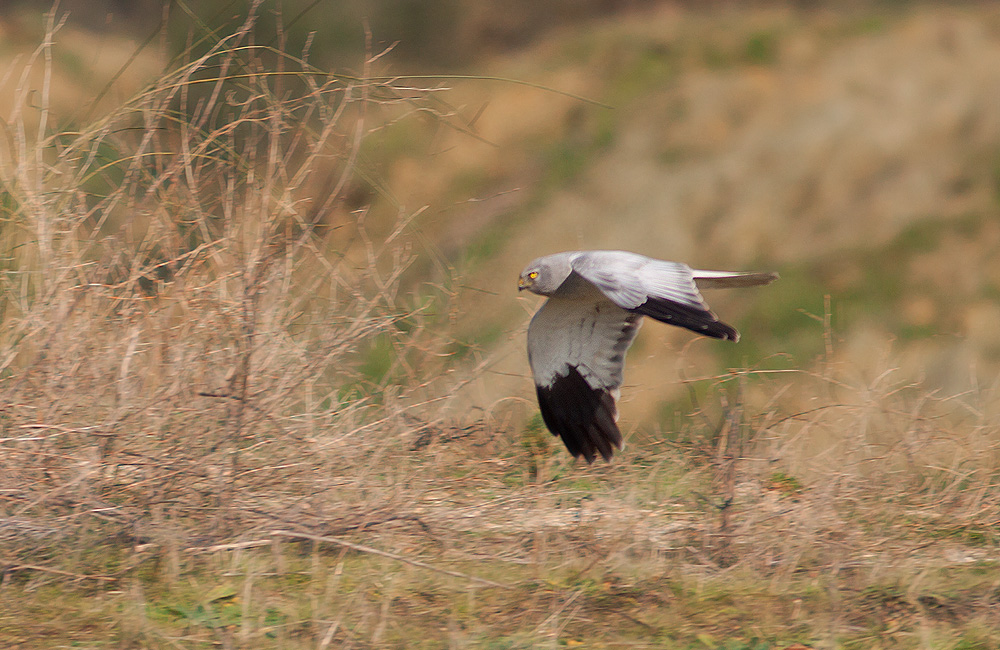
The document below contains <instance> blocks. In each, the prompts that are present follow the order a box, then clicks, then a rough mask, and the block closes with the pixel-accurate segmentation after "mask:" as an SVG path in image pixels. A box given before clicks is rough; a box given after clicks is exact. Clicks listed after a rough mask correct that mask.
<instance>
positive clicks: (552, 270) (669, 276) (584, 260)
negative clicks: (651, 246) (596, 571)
mask: <svg viewBox="0 0 1000 650" xmlns="http://www.w3.org/2000/svg"><path fill="white" fill-rule="evenodd" d="M777 277H778V276H777V274H774V273H730V272H726V271H696V270H692V269H691V268H690V267H688V266H687V265H685V264H680V263H678V262H665V261H662V260H655V259H652V258H649V257H645V256H642V255H637V254H635V253H628V252H625V251H573V252H566V253H556V254H555V255H548V256H546V257H540V258H538V259H536V260H534V261H533V262H531V264H529V265H528V266H527V268H525V270H524V272H522V273H521V277H520V279H519V281H518V287H519V288H520V289H527V290H529V291H531V292H533V293H537V294H539V295H542V296H546V297H547V298H548V300H547V301H545V304H543V305H542V307H541V309H539V310H538V312H537V313H536V314H535V316H534V317H533V318H532V319H531V324H530V325H529V326H528V360H529V363H530V364H531V370H532V373H533V374H534V376H535V386H536V389H537V394H538V403H539V406H540V408H541V411H542V418H543V419H544V421H545V425H546V426H547V427H548V428H549V430H550V431H552V433H553V434H555V435H558V436H559V437H561V438H562V440H563V442H564V443H565V444H566V448H567V449H568V450H569V452H570V453H571V454H573V456H577V457H579V456H583V457H584V458H585V459H586V460H587V462H593V461H594V459H595V458H596V457H597V454H600V455H601V456H602V457H603V458H604V459H605V460H610V459H611V457H612V455H613V453H614V449H615V448H618V449H621V448H622V435H621V432H620V431H619V429H618V425H617V420H618V410H617V406H616V404H615V402H616V400H617V398H618V389H619V388H620V387H621V385H622V381H623V371H624V367H625V352H626V351H627V350H628V348H629V346H630V345H631V344H632V341H633V339H635V335H636V333H637V332H638V330H639V326H640V324H641V323H642V317H643V316H649V317H650V318H653V319H655V320H658V321H661V322H664V323H669V324H671V325H677V326H679V327H684V328H687V329H690V330H692V331H694V332H697V333H698V334H702V335H704V336H710V337H713V338H718V339H728V340H732V341H736V340H738V339H739V333H738V332H737V331H736V329H735V328H733V327H732V326H730V325H727V324H726V323H723V322H722V321H720V320H719V319H718V317H717V316H716V315H715V314H714V313H712V311H711V310H710V309H709V308H708V305H707V304H706V303H705V300H704V299H703V298H702V297H701V293H700V292H699V290H698V289H699V286H701V287H704V288H726V287H748V286H756V285H762V284H768V283H770V282H773V281H774V280H776V279H777Z"/></svg>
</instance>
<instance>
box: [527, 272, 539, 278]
mask: <svg viewBox="0 0 1000 650" xmlns="http://www.w3.org/2000/svg"><path fill="white" fill-rule="evenodd" d="M528 277H529V278H531V279H532V280H534V279H535V278H537V277H538V271H532V272H531V273H529V274H528Z"/></svg>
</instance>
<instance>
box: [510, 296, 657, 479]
mask: <svg viewBox="0 0 1000 650" xmlns="http://www.w3.org/2000/svg"><path fill="white" fill-rule="evenodd" d="M641 320H642V319H641V317H640V316H639V315H638V314H635V313H631V312H629V311H627V310H625V309H622V308H620V307H618V306H617V305H615V304H614V303H613V302H612V301H610V300H605V299H596V300H592V301H585V300H568V299H562V298H549V299H548V300H547V301H546V302H545V304H544V305H542V308H541V309H539V310H538V312H537V313H536V314H535V316H534V317H533V318H532V319H531V324H530V325H529V326H528V361H529V362H530V364H531V371H532V373H533V374H534V376H535V388H536V391H537V394H538V404H539V407H540V408H541V411H542V419H543V420H544V421H545V426H547V427H548V428H549V431H551V432H552V433H553V434H554V435H558V436H559V437H560V438H562V441H563V443H564V444H565V445H566V449H568V450H569V452H570V453H571V454H573V456H576V457H579V456H583V457H584V458H585V459H586V460H587V462H588V463H592V462H593V461H594V459H595V458H596V457H597V454H600V455H601V456H602V457H603V458H604V459H605V460H611V457H612V455H613V454H614V450H615V448H616V447H617V448H618V449H621V448H622V445H623V443H622V434H621V431H619V429H618V425H617V424H616V422H617V420H618V408H617V405H616V404H615V400H616V399H617V397H618V388H619V387H620V386H621V384H622V372H623V370H624V367H625V351H626V350H628V347H629V345H631V344H632V340H633V339H634V338H635V335H636V332H637V331H638V329H639V324H640V322H641Z"/></svg>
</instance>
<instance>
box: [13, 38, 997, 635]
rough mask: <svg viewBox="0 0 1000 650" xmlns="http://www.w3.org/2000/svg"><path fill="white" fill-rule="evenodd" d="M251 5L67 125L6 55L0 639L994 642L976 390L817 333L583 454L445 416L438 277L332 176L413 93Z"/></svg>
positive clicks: (983, 417)
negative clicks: (669, 419) (906, 377)
mask: <svg viewBox="0 0 1000 650" xmlns="http://www.w3.org/2000/svg"><path fill="white" fill-rule="evenodd" d="M249 27H250V25H249V23H248V24H247V25H245V26H244V29H243V30H241V31H238V32H237V33H235V34H233V35H231V36H229V37H227V38H225V39H222V40H220V41H219V42H218V43H217V44H216V45H215V46H214V47H213V48H212V49H211V50H210V51H209V52H207V53H206V54H205V55H203V56H201V57H199V58H198V59H196V60H193V61H190V62H189V63H188V64H186V65H182V66H180V67H179V68H178V69H176V70H173V71H170V72H168V74H166V75H165V76H164V77H163V79H162V80H161V81H160V82H158V83H157V84H156V85H155V86H154V87H151V88H149V89H148V90H147V91H145V92H143V93H141V94H140V95H139V96H137V97H136V98H135V99H134V100H132V101H131V102H129V103H127V104H126V105H124V106H123V107H122V108H120V109H119V110H116V111H115V112H113V113H111V114H110V115H108V116H106V117H104V118H102V119H100V120H97V121H95V122H94V123H92V124H87V125H82V126H81V127H80V128H78V129H76V130H73V131H71V130H67V129H55V128H53V127H52V124H53V123H54V118H52V117H51V116H49V115H47V113H46V110H45V107H46V103H45V101H46V95H45V93H44V92H43V93H42V94H41V96H40V97H39V98H38V99H37V101H36V100H34V99H33V97H34V95H33V93H32V92H31V90H30V88H29V87H28V86H26V85H23V84H22V85H17V83H16V80H8V83H13V84H14V85H13V86H12V87H13V89H14V92H16V93H17V103H16V107H15V109H14V113H13V115H12V118H11V120H9V122H10V123H11V124H13V125H14V127H15V128H13V129H12V130H11V131H10V134H11V137H10V138H9V140H8V143H9V146H8V147H7V148H6V149H4V150H3V151H2V152H0V156H2V158H0V170H2V174H3V176H2V183H3V185H2V206H3V211H4V212H3V217H4V221H3V224H2V229H0V245H2V250H3V255H2V259H3V265H2V266H3V268H2V272H0V282H2V284H0V291H2V293H0V305H2V309H3V312H2V319H0V370H2V375H0V391H2V393H0V394H2V403H3V409H2V412H0V569H2V572H3V578H2V582H0V638H4V639H5V640H6V643H7V645H8V647H26V648H27V647H39V648H42V647H53V646H58V645H75V646H78V647H124V648H129V647H151V648H160V647H163V648H189V647H190V648H195V647H207V646H221V647H224V648H236V647H240V648H258V647H261V648H262V647H286V648H291V647H294V648H299V647H301V648H335V647H344V648H348V647H354V648H366V647H399V648H414V647H417V648H419V647H426V648H437V647H445V646H447V647H455V648H466V647H476V648H479V647H482V648H530V647H558V646H562V645H569V646H572V645H586V646H587V647H650V648H653V647H678V648H728V649H732V650H736V649H750V650H759V649H763V648H785V647H789V646H791V645H792V644H793V643H796V642H798V643H803V644H807V645H809V646H813V647H817V648H837V647H847V648H876V647H882V648H897V647H898V648H911V647H912V648H980V647H981V648H987V647H995V646H996V645H997V644H998V643H1000V621H998V620H997V617H996V613H995V612H996V609H997V606H998V603H997V601H998V599H1000V582H998V581H997V578H996V575H997V574H996V567H997V563H998V562H1000V557H998V556H997V553H996V548H997V540H998V537H1000V521H998V519H997V515H996V513H997V512H998V507H1000V486H998V481H997V473H996V467H997V455H998V453H1000V424H998V417H997V413H996V412H995V409H996V404H997V400H996V395H994V394H992V392H991V390H988V389H983V390H981V391H976V392H969V393H966V394H962V395H956V396H947V397H944V396H940V395H936V394H933V393H932V392H930V391H929V390H928V389H927V388H925V387H924V386H922V385H921V384H919V383H917V384H914V383H910V382H907V383H894V376H895V374H894V372H893V365H892V363H891V361H888V360H887V361H885V363H883V364H882V365H881V366H879V365H878V364H875V366H874V368H875V369H874V370H870V369H866V370H865V371H863V372H862V371H858V370H857V369H855V368H853V367H851V366H842V365H839V364H838V363H837V361H836V357H835V355H834V354H833V351H832V347H833V346H832V343H831V344H830V348H831V351H830V353H829V355H828V358H827V360H826V363H824V364H821V368H820V370H818V371H816V372H805V371H798V370H793V371H782V372H774V371H770V372H766V371H756V370H752V369H751V370H745V371H739V372H733V373H727V374H724V375H721V376H718V377H710V378H703V379H699V380H693V381H692V382H691V383H690V386H691V388H692V390H691V395H692V399H691V402H690V404H688V405H686V406H685V407H683V408H682V409H680V410H679V411H678V418H677V426H676V427H674V428H672V430H671V431H668V432H656V435H650V436H643V435H639V434H638V433H634V432H633V433H632V434H631V439H630V440H629V448H628V450H627V451H626V453H625V454H623V455H622V456H621V457H620V458H619V459H618V460H616V461H615V462H614V463H613V464H610V465H604V464H599V465H595V466H592V467H584V466H579V465H574V464H572V463H569V462H568V460H567V457H566V455H565V453H564V452H563V450H562V449H561V448H560V447H559V445H558V444H556V442H555V441H553V440H552V439H551V438H550V437H548V436H547V434H543V435H538V433H539V432H538V428H537V422H535V423H534V425H532V424H528V425H525V424H524V423H523V422H522V421H521V419H519V418H518V417H517V416H516V413H517V409H504V408H500V407H498V408H496V409H494V410H493V411H491V412H490V414H489V416H488V417H486V416H481V415H480V413H479V412H477V411H473V412H470V413H468V414H463V415H461V416H459V417H457V418H454V417H453V418H447V417H446V416H445V414H446V413H447V410H446V409H445V406H446V405H448V404H449V403H450V401H451V400H452V398H453V397H454V396H455V395H456V393H457V392H458V391H459V389H460V387H461V385H462V380H463V378H464V377H470V376H475V375H476V373H477V370H476V369H470V368H467V367H465V366H463V365H462V364H459V363H457V362H455V361H453V360H452V359H451V357H449V356H448V355H447V350H449V349H450V347H449V346H450V341H449V339H448V327H449V323H450V321H449V318H448V316H449V313H448V310H449V309H455V308H456V307H455V306H454V305H453V304H452V303H450V302H449V295H448V293H447V291H445V290H444V289H438V290H436V293H435V291H432V290H431V289H427V288H418V289H413V290H412V291H406V292H403V291H401V290H400V281H401V276H402V274H403V273H404V272H405V270H406V269H407V267H408V265H409V264H410V263H411V261H412V260H413V258H414V255H415V253H414V252H413V250H412V249H411V248H409V247H408V245H407V243H406V242H407V241H408V240H407V238H406V237H404V236H403V235H404V233H405V230H406V227H407V223H408V222H409V219H410V218H411V217H412V216H413V215H412V214H408V213H406V212H405V211H402V210H400V213H399V214H398V215H397V216H398V218H397V219H395V220H394V221H393V222H392V223H389V224H386V223H375V222H372V221H371V219H370V218H369V217H368V215H367V214H366V212H365V209H364V207H363V206H357V205H353V204H352V196H355V195H356V194H358V192H359V191H358V190H357V188H358V187H359V186H360V185H361V184H362V181H363V178H364V176H366V175H367V174H366V173H365V170H364V168H363V166H361V165H360V163H359V151H361V149H362V147H363V145H364V139H365V137H366V136H367V134H368V133H369V132H371V130H372V129H374V128H376V125H378V124H381V123H383V122H384V120H383V119H381V118H378V119H376V117H374V116H375V115H377V114H378V112H379V111H384V112H385V114H392V115H394V116H400V115H404V114H406V113H409V112H413V111H419V112H421V113H424V114H433V115H434V116H435V118H436V119H440V120H442V121H443V122H445V123H447V122H448V121H449V120H450V119H451V118H450V116H449V115H448V114H447V113H442V107H443V106H444V104H443V103H442V102H441V101H439V100H438V99H437V98H436V97H435V94H436V93H434V92H432V91H430V90H428V89H421V88H413V87H410V86H409V85H405V84H402V83H392V82H384V81H376V80H374V79H373V77H372V72H371V66H372V65H374V64H375V63H376V61H377V59H376V56H374V55H373V56H371V57H369V61H368V63H367V64H366V65H365V68H364V70H363V71H362V72H361V73H360V74H358V75H356V76H354V77H344V76H329V75H325V74H320V73H318V71H316V70H313V69H311V68H310V67H309V65H308V63H307V57H306V56H301V57H294V56H291V55H288V54H286V53H282V52H281V50H280V49H271V48H264V47H259V46H255V45H254V44H253V43H252V41H251V40H250V37H249V34H250V31H249ZM51 31H52V33H53V35H54V36H57V30H56V25H55V24H54V23H53V24H52V27H51ZM49 47H50V46H49V45H48V44H46V45H44V46H43V47H41V48H40V49H39V50H38V55H37V57H36V58H35V60H34V62H33V63H32V65H36V66H41V68H42V70H43V72H44V71H45V70H46V69H48V66H49V65H50V50H49ZM42 76H43V77H44V76H45V75H44V74H43V75H42ZM32 106H35V107H40V109H39V110H40V111H41V112H40V117H39V119H38V122H37V124H38V126H37V131H35V130H33V129H32V128H29V126H28V124H29V121H27V120H24V119H22V118H23V115H24V113H25V112H26V111H28V110H29V107H32ZM19 120H21V121H19ZM32 124H33V122H32ZM376 189H377V188H376ZM421 293H422V294H423V295H421V296H419V297H414V296H417V295H418V294H421ZM829 336H830V335H829V333H828V337H829ZM830 339H832V337H830ZM453 365H454V366H455V367H456V368H457V370H456V371H455V372H448V371H449V370H450V369H451V367H452V366H453Z"/></svg>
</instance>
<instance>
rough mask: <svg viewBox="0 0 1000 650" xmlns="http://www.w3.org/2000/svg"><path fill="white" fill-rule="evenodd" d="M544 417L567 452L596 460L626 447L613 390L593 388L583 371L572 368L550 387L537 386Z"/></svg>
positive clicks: (588, 460) (589, 459)
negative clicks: (616, 421) (618, 422)
mask: <svg viewBox="0 0 1000 650" xmlns="http://www.w3.org/2000/svg"><path fill="white" fill-rule="evenodd" d="M536 388H537V392H538V405H539V407H540V408H541V411H542V420H544V422H545V426H546V427H548V429H549V431H551V432H552V434H553V435H556V436H559V437H560V438H562V441H563V444H564V445H566V449H567V451H569V453H571V454H572V455H573V456H574V457H576V458H579V457H581V456H582V457H583V458H584V459H585V460H586V461H587V462H588V463H593V462H594V460H595V459H596V458H597V456H598V454H600V456H601V457H602V458H603V459H604V460H606V461H610V460H611V458H612V457H613V456H614V452H615V449H616V448H617V449H621V448H622V447H623V442H622V434H621V431H620V430H619V429H618V425H617V424H616V423H615V414H616V413H617V409H616V407H615V399H614V397H613V396H612V395H611V393H610V391H608V390H604V389H600V388H591V386H590V384H588V383H587V380H586V379H584V377H583V375H581V374H580V371H579V370H577V369H576V368H574V367H570V368H569V371H568V373H567V374H566V375H564V376H562V375H561V376H558V377H556V379H555V381H554V382H552V385H550V386H537V387H536Z"/></svg>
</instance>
